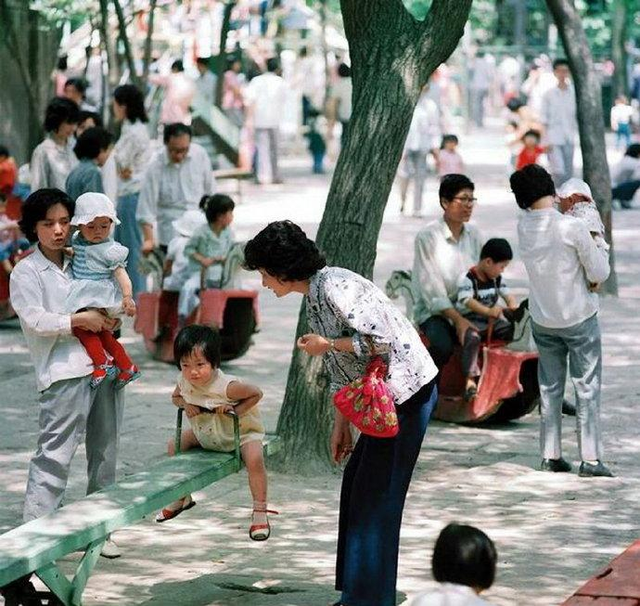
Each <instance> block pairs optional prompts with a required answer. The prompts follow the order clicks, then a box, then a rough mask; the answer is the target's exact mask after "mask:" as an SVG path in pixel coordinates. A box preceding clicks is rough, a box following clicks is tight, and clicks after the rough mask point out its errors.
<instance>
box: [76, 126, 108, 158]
mask: <svg viewBox="0 0 640 606" xmlns="http://www.w3.org/2000/svg"><path fill="white" fill-rule="evenodd" d="M112 143H113V135H112V134H111V133H110V132H109V131H106V130H105V129H104V128H101V127H100V126H94V127H92V128H88V129H87V130H85V131H84V132H83V133H82V134H81V135H80V136H79V137H78V141H77V142H76V146H75V147H74V148H73V151H74V152H75V154H76V156H78V160H95V159H96V158H97V157H98V156H99V155H100V152H101V151H104V150H105V149H108V147H109V146H110V145H111V144H112Z"/></svg>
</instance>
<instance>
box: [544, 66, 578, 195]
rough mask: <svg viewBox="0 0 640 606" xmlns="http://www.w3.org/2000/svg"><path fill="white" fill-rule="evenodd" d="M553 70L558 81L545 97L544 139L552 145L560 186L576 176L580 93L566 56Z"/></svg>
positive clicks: (553, 166)
mask: <svg viewBox="0 0 640 606" xmlns="http://www.w3.org/2000/svg"><path fill="white" fill-rule="evenodd" d="M553 74H554V75H555V77H556V81H557V84H556V86H554V87H553V88H551V89H549V90H548V91H547V92H546V93H545V95H544V97H543V99H542V116H541V119H542V124H543V126H544V135H545V137H544V142H545V144H546V145H547V146H548V148H549V149H548V151H547V157H548V158H549V167H550V169H551V174H552V175H553V181H554V183H555V185H556V187H557V186H559V185H561V184H562V183H564V182H565V181H567V180H568V179H570V178H571V177H573V154H574V151H575V139H576V135H577V133H578V121H577V106H576V93H575V90H574V88H573V85H572V84H571V80H570V79H569V77H570V75H571V72H570V71H569V63H568V62H567V60H566V59H556V60H555V61H554V62H553Z"/></svg>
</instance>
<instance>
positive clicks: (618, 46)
mask: <svg viewBox="0 0 640 606" xmlns="http://www.w3.org/2000/svg"><path fill="white" fill-rule="evenodd" d="M627 14H628V13H627V0H614V4H613V15H612V17H613V19H612V21H613V23H612V26H611V59H612V60H613V64H614V66H615V71H614V73H613V98H614V99H615V98H616V97H617V96H618V95H626V94H627V88H628V79H627V52H626V48H625V42H626V38H627Z"/></svg>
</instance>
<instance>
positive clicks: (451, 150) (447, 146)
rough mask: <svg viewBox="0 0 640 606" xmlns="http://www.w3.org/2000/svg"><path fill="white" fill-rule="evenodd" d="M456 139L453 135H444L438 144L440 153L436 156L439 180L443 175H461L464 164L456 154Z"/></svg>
mask: <svg viewBox="0 0 640 606" xmlns="http://www.w3.org/2000/svg"><path fill="white" fill-rule="evenodd" d="M457 150H458V137H456V136H455V135H444V136H443V137H442V143H441V144H440V153H439V154H438V159H437V164H438V176H439V177H440V178H442V177H444V176H445V175H463V174H464V162H463V161H462V156H461V155H460V154H459V153H458V151H457Z"/></svg>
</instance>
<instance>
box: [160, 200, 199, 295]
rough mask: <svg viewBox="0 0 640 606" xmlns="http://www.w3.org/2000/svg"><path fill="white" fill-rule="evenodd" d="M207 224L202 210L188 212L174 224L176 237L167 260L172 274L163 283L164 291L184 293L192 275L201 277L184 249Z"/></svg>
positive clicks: (168, 250)
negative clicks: (170, 262) (170, 263)
mask: <svg viewBox="0 0 640 606" xmlns="http://www.w3.org/2000/svg"><path fill="white" fill-rule="evenodd" d="M206 223H207V220H206V218H205V216H204V213H203V212H202V211H201V210H188V211H187V212H186V213H184V215H182V216H181V217H180V218H179V219H176V220H175V221H174V222H173V230H174V234H175V235H174V237H173V238H172V239H171V241H170V242H169V246H168V248H167V260H169V261H172V265H171V273H170V274H169V275H168V276H167V277H166V278H165V279H164V282H163V283H162V289H163V290H170V291H182V287H183V286H184V284H185V282H186V281H187V280H188V279H189V278H190V277H191V276H192V275H194V274H195V273H198V275H200V272H199V271H198V270H197V269H194V267H193V266H192V264H191V263H190V261H189V257H187V256H186V255H185V254H184V249H185V247H186V246H187V244H188V243H189V240H190V239H191V236H193V234H194V233H195V231H196V230H197V229H198V228H199V227H201V226H202V225H206Z"/></svg>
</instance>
